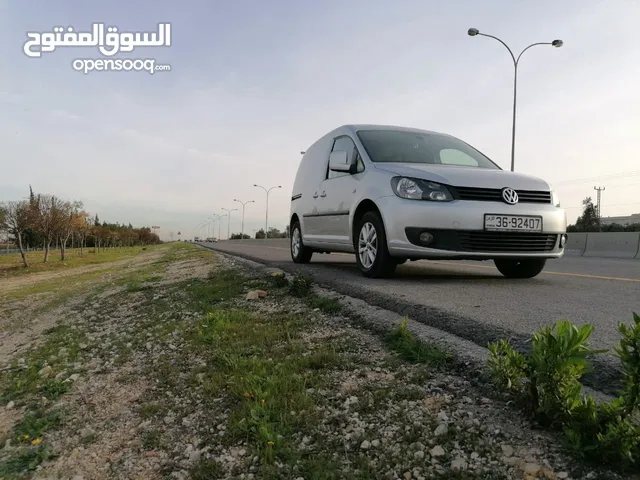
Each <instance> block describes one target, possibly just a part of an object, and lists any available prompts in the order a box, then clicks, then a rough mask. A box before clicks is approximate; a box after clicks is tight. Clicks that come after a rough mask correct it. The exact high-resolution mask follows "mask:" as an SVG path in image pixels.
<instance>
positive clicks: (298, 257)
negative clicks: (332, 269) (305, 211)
mask: <svg viewBox="0 0 640 480" xmlns="http://www.w3.org/2000/svg"><path fill="white" fill-rule="evenodd" d="M289 251H290V252H291V259H292V260H293V263H309V262H310V261H311V257H312V256H313V250H311V249H310V248H309V247H305V246H304V243H302V230H301V229H300V222H298V221H297V220H296V221H295V222H294V223H293V225H292V226H291V238H290V239H289Z"/></svg>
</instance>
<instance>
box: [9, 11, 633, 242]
mask: <svg viewBox="0 0 640 480" xmlns="http://www.w3.org/2000/svg"><path fill="white" fill-rule="evenodd" d="M638 18H640V2H638V1H637V0H608V1H595V0H564V1H562V2H558V1H557V0H555V1H548V0H538V1H536V2H525V1H522V0H520V1H515V0H513V1H509V2H507V1H506V0H485V1H483V2H477V1H472V0H456V1H450V2H426V1H424V0H413V1H410V0H393V1H392V0H322V1H320V0H307V1H299V0H298V1H296V0H270V1H269V2H265V1H264V0H262V1H261V0H251V1H250V0H235V1H233V2H230V1H224V2H223V1H220V0H215V1H213V0H208V1H207V0H185V1H183V2H173V1H169V0H154V1H133V0H130V1H124V0H112V1H110V2H86V1H80V0H77V1H70V0H67V1H65V0H58V1H56V2H49V1H46V0H31V1H30V2H20V1H18V0H0V201H4V200H17V199H20V198H22V197H24V196H26V195H27V194H28V188H29V185H31V186H32V187H33V188H34V190H35V191H36V192H41V193H50V194H56V195H58V196H60V197H63V198H66V199H69V200H71V199H75V200H82V201H83V202H84V205H85V208H86V210H87V211H89V212H90V213H92V214H94V213H97V214H98V215H99V217H100V219H101V220H107V221H111V222H121V223H129V222H130V223H132V224H134V225H136V226H140V225H146V226H151V225H158V226H160V227H161V228H160V230H159V232H160V233H161V234H162V238H164V239H168V238H169V235H170V232H173V233H174V235H175V234H177V232H178V231H180V232H181V233H182V238H189V237H192V236H193V235H202V234H203V233H207V232H206V231H205V230H203V229H202V228H200V227H199V225H201V224H203V223H205V222H207V221H208V220H209V221H210V220H211V218H212V216H213V215H214V214H224V213H225V212H224V211H223V210H222V209H223V208H226V209H233V208H238V209H239V210H238V211H234V212H232V217H231V226H230V227H231V228H230V230H231V231H232V232H239V231H240V228H241V210H242V206H241V205H240V204H239V203H237V202H234V201H233V200H234V199H239V200H241V201H248V200H254V202H255V203H249V204H247V206H246V210H245V232H248V233H250V234H251V233H252V230H253V229H258V228H262V227H263V226H264V222H265V200H266V194H265V192H264V190H262V189H258V188H255V187H253V185H254V184H256V183H257V184H260V185H263V186H265V187H271V186H276V185H281V186H282V188H281V189H274V190H272V191H271V193H270V195H269V226H270V227H271V226H275V227H276V228H279V229H281V230H282V229H283V228H284V227H285V225H286V224H287V223H288V215H289V206H290V198H291V190H292V185H293V180H294V178H295V174H296V170H297V167H298V164H299V162H300V158H301V155H300V152H301V151H303V150H305V149H306V148H307V147H308V146H309V145H310V144H311V143H313V142H314V141H315V140H316V139H318V138H319V137H321V136H323V135H324V134H325V133H327V132H329V131H330V130H332V129H333V128H335V127H337V126H340V125H344V124H350V123H374V124H392V125H403V126H410V127H417V128H424V129H428V130H435V131H440V132H446V133H449V134H452V135H455V136H457V137H459V138H461V139H463V140H465V141H466V142H468V143H470V144H471V145H473V146H475V147H476V148H478V149H479V150H480V151H482V152H483V153H485V154H486V155H488V156H489V157H490V158H492V159H493V160H494V161H496V162H497V163H498V164H499V165H500V166H501V167H502V168H504V169H506V170H508V169H509V168H510V153H511V115H512V111H511V109H512V101H513V74H514V68H513V62H512V60H511V58H510V56H509V52H508V51H507V50H506V49H505V48H504V46H503V45H501V44H500V43H499V42H497V41H495V40H493V39H491V38H487V37H481V36H476V37H470V36H468V35H467V30H468V29H469V28H470V27H474V28H478V29H479V30H480V31H481V32H483V33H487V34H490V35H494V36H497V37H499V38H500V39H502V40H503V41H504V42H506V43H507V44H508V45H509V46H510V47H511V48H512V49H513V50H514V52H515V54H516V55H517V54H518V53H519V52H520V51H521V50H522V49H523V48H524V47H526V46H527V45H529V44H531V43H535V42H551V41H552V40H554V39H562V40H563V41H564V46H563V47H562V48H553V47H551V46H547V45H541V46H536V47H533V48H531V49H529V50H527V52H526V53H525V54H524V55H523V56H522V59H521V61H520V63H519V66H518V72H519V73H518V118H517V127H516V128H517V129H516V164H515V170H516V171H517V172H523V173H527V174H531V175H536V176H540V177H542V178H544V179H545V180H547V181H549V182H551V183H552V184H553V185H554V186H555V187H556V189H557V191H558V192H559V194H560V198H561V201H562V205H563V206H564V207H565V208H566V209H567V214H568V218H569V221H570V222H573V221H575V218H576V217H577V216H578V215H579V214H580V205H581V202H582V199H583V198H585V197H586V196H592V197H593V198H594V199H595V197H596V192H595V191H594V190H593V189H594V186H603V187H605V190H604V191H603V192H602V215H603V216H615V215H629V214H632V213H636V212H640V198H639V197H638V195H637V192H639V191H640V113H639V112H640V89H639V87H638V85H640V80H639V78H640V36H638V35H637V19H638ZM163 22H168V23H170V24H171V45H170V46H168V47H167V46H163V47H138V48H137V49H136V50H134V51H133V52H130V53H119V54H118V55H117V56H116V57H114V58H132V59H136V58H140V59H147V58H153V59H155V60H156V63H157V64H166V65H170V66H171V70H170V71H163V72H156V73H154V74H153V75H150V74H148V73H145V72H98V71H94V72H91V73H89V74H83V73H82V72H78V71H75V70H74V69H73V68H72V66H71V64H72V61H73V60H74V59H101V58H105V57H103V56H102V55H101V53H100V52H99V51H98V50H97V49H96V48H95V47H59V48H58V49H57V50H55V51H53V52H48V53H44V54H43V55H42V57H40V58H30V57H27V56H26V55H25V54H24V53H23V45H24V43H25V42H26V41H27V32H51V31H52V29H53V27H55V26H64V27H69V26H71V27H73V28H74V29H75V30H76V31H90V29H91V25H92V23H104V24H105V25H106V26H116V27H118V29H119V30H120V31H121V32H122V31H131V32H153V31H157V28H158V27H157V25H158V23H163ZM221 227H222V229H221V233H222V236H223V237H224V236H225V233H224V232H225V230H226V229H227V223H226V221H223V223H222V224H221ZM217 229H218V225H217V224H216V227H215V230H217ZM215 230H214V233H213V234H214V235H215V236H218V232H217V231H215Z"/></svg>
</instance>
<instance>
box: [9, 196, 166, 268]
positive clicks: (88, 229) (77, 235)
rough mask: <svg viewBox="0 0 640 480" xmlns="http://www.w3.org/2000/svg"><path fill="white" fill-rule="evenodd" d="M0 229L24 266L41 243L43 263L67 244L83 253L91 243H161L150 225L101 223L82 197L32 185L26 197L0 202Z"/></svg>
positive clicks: (62, 252) (62, 253)
mask: <svg viewBox="0 0 640 480" xmlns="http://www.w3.org/2000/svg"><path fill="white" fill-rule="evenodd" d="M0 231H4V232H7V233H8V234H9V235H11V236H12V237H13V239H12V241H13V242H14V243H15V244H16V245H17V247H18V249H19V250H20V255H21V257H22V263H23V264H24V266H25V267H28V266H29V263H28V260H27V255H26V251H27V250H28V249H29V248H38V247H42V249H43V250H44V262H45V263H46V262H48V261H49V254H50V251H51V249H52V248H55V249H56V250H60V260H62V261H64V260H65V255H66V251H67V248H69V247H71V248H74V247H76V248H79V249H80V255H83V254H84V250H85V249H87V248H91V247H93V248H94V249H95V250H100V249H101V248H102V249H103V250H104V249H106V248H109V247H133V246H138V245H152V244H157V243H160V238H159V237H158V235H156V234H155V233H153V232H152V231H151V229H150V228H149V227H140V228H134V227H133V226H132V225H131V224H128V225H124V224H122V225H121V224H118V223H107V222H102V223H100V219H99V218H98V215H97V214H95V215H94V216H91V215H90V214H89V213H87V212H86V211H85V210H84V207H83V203H82V202H81V201H77V200H65V199H62V198H60V197H57V196H55V195H49V194H41V193H38V194H36V193H34V192H33V189H32V188H31V187H29V198H28V199H25V200H19V201H9V202H3V203H1V204H0Z"/></svg>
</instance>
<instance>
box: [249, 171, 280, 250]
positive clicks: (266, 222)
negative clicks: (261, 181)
mask: <svg viewBox="0 0 640 480" xmlns="http://www.w3.org/2000/svg"><path fill="white" fill-rule="evenodd" d="M253 186H254V187H258V188H261V189H263V190H264V191H265V192H267V208H266V213H265V215H264V241H265V242H266V241H267V232H268V231H269V192H270V191H271V190H273V189H274V188H282V185H276V186H274V187H271V188H269V189H266V188H265V187H263V186H262V185H257V184H255V183H254V184H253Z"/></svg>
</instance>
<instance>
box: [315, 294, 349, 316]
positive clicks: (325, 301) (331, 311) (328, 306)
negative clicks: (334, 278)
mask: <svg viewBox="0 0 640 480" xmlns="http://www.w3.org/2000/svg"><path fill="white" fill-rule="evenodd" d="M307 305H308V306H309V307H310V308H318V309H320V311H321V312H323V313H326V314H328V315H336V314H338V313H340V312H341V311H342V305H340V302H338V301H337V300H335V299H333V298H328V297H324V296H322V295H310V296H308V297H307Z"/></svg>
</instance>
